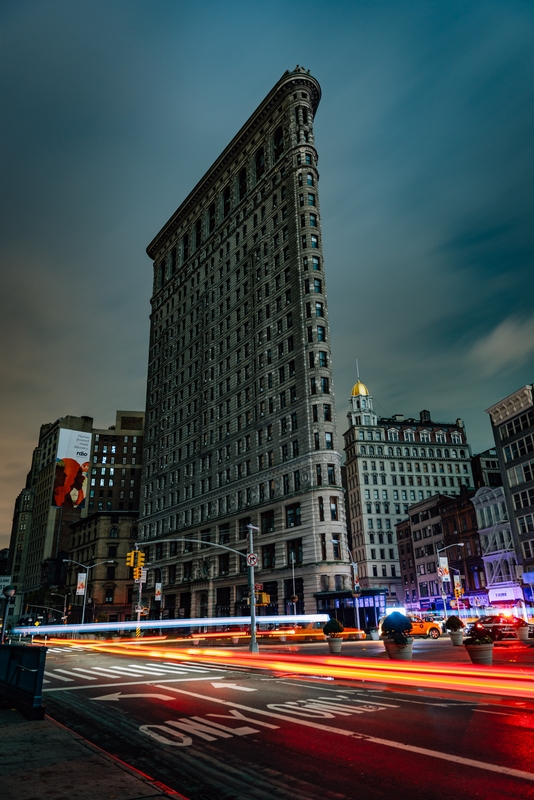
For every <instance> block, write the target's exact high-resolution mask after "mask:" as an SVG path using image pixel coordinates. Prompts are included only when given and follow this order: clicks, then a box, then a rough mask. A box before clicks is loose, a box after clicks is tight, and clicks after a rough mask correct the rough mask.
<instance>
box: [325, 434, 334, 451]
mask: <svg viewBox="0 0 534 800" xmlns="http://www.w3.org/2000/svg"><path fill="white" fill-rule="evenodd" d="M324 438H325V445H326V449H327V450H333V449H334V434H333V433H325V435H324Z"/></svg>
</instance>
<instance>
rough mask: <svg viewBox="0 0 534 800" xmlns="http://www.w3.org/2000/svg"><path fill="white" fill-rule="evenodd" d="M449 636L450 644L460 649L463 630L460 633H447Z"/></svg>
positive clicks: (462, 641) (462, 640)
mask: <svg viewBox="0 0 534 800" xmlns="http://www.w3.org/2000/svg"><path fill="white" fill-rule="evenodd" d="M449 636H450V639H451V642H452V643H453V645H454V647H460V645H462V644H463V643H464V632H463V630H460V631H449Z"/></svg>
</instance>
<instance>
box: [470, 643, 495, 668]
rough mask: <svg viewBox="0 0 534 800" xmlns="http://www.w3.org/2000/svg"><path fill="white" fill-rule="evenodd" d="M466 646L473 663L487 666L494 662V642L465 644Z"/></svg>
mask: <svg viewBox="0 0 534 800" xmlns="http://www.w3.org/2000/svg"><path fill="white" fill-rule="evenodd" d="M464 647H465V649H466V650H467V652H468V653H469V658H470V659H471V661H472V662H473V664H483V665H485V666H486V667H491V665H492V664H493V644H465V645H464Z"/></svg>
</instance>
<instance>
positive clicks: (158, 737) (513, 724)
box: [44, 643, 534, 800]
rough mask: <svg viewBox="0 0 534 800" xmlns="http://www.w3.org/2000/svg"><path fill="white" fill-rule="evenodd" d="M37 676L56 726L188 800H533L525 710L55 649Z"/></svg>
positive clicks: (531, 714) (532, 752) (532, 748)
mask: <svg viewBox="0 0 534 800" xmlns="http://www.w3.org/2000/svg"><path fill="white" fill-rule="evenodd" d="M437 646H438V647H439V646H440V645H439V643H438V644H437ZM310 647H313V646H312V645H310ZM454 649H455V650H458V649H459V648H454ZM307 652H308V653H309V650H307ZM45 678H46V681H47V682H46V683H45V685H44V691H45V702H46V704H47V712H48V713H49V714H50V715H51V716H52V717H53V718H55V719H57V720H58V721H60V722H62V723H63V724H65V725H67V726H68V727H69V728H71V729H73V730H75V731H77V732H78V733H80V734H82V735H83V736H85V737H86V738H87V739H89V740H90V741H92V742H93V743H95V744H97V745H99V746H100V747H102V748H103V749H104V750H106V751H107V752H110V753H112V754H113V755H115V756H117V757H119V758H121V759H123V760H124V761H127V762H128V763H130V764H132V765H133V766H134V767H136V768H137V769H139V770H141V771H142V772H145V773H147V774H149V775H151V776H152V777H153V778H156V779H157V780H160V781H162V782H163V783H165V784H167V785H168V786H171V787H172V788H173V789H175V790H176V791H178V792H181V793H182V794H183V795H185V796H186V797H187V798H189V800H237V799H239V800H271V798H280V800H344V799H345V798H347V800H352V799H353V798H359V797H360V796H361V797H365V798H366V800H367V798H369V799H370V800H374V798H377V799H378V798H386V797H387V798H389V800H391V798H398V799H399V800H404V798H410V800H418V799H419V798H425V800H427V798H433V799H434V798H435V799H436V800H450V798H451V797H454V798H456V799H458V798H470V799H471V798H483V799H485V798H487V800H490V799H491V800H493V798H496V797H498V798H499V800H504V799H505V798H514V800H515V799H516V798H525V799H527V800H528V798H532V800H534V741H533V728H534V705H533V704H530V703H528V702H522V701H512V700H510V701H507V700H506V698H503V699H500V700H497V699H494V700H488V698H487V697H482V696H480V697H476V696H473V695H471V696H468V697H466V696H465V695H459V694H454V693H452V692H441V693H438V692H434V693H432V694H429V693H428V692H422V691H418V690H417V687H414V689H413V691H409V690H403V691H402V692H401V691H398V690H394V689H390V688H389V687H387V686H380V685H378V684H376V685H370V684H368V683H366V684H361V683H347V682H344V683H341V682H339V683H338V682H334V681H328V680H319V679H317V680H313V679H309V678H306V679H304V678H294V677H287V676H284V675H283V674H276V673H274V672H273V673H265V672H263V673H253V672H248V671H239V670H228V669H222V668H213V667H211V666H210V665H209V664H206V663H203V662H201V661H200V660H199V661H198V662H196V663H191V662H188V663H187V664H183V663H180V662H178V663H176V662H170V663H167V662H165V660H164V659H155V658H144V657H142V656H134V657H131V656H129V657H122V656H117V655H115V654H102V653H91V652H88V651H85V650H84V649H83V648H80V649H77V650H74V651H73V650H72V649H70V648H68V647H66V648H63V647H59V646H58V647H52V648H50V649H49V651H48V655H47V669H46V676H45ZM95 800H99V798H95Z"/></svg>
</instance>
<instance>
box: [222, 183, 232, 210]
mask: <svg viewBox="0 0 534 800" xmlns="http://www.w3.org/2000/svg"><path fill="white" fill-rule="evenodd" d="M229 213H230V187H229V186H227V187H226V189H225V190H224V192H223V215H224V216H225V217H227V216H228V214H229Z"/></svg>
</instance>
